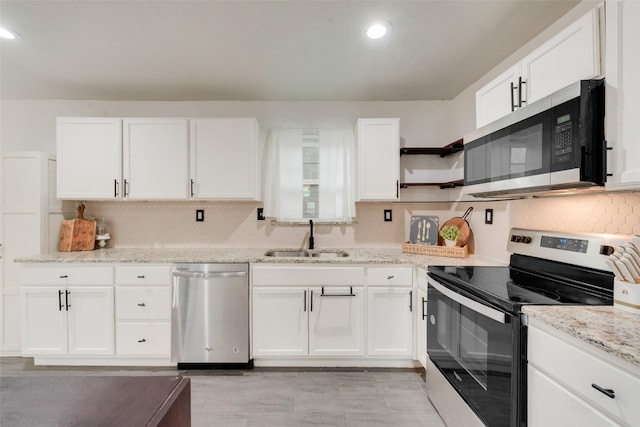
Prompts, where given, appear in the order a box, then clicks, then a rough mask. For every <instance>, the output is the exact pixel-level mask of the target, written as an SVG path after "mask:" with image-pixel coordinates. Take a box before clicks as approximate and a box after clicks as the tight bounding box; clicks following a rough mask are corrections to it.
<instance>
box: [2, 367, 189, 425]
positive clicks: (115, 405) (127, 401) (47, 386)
mask: <svg viewBox="0 0 640 427" xmlns="http://www.w3.org/2000/svg"><path fill="white" fill-rule="evenodd" d="M190 425H191V383H190V380H189V379H188V378H182V377H178V376H175V377H174V376H171V377H167V376H144V377H141V376H128V377H114V376H46V377H45V376H26V377H2V378H0V426H2V427H22V426H25V427H26V426H29V427H39V426H47V427H48V426H65V427H68V426H82V427H99V426H100V427H101V426H105V427H106V426H109V427H111V426H118V427H129V426H130V427H139V426H161V427H169V426H171V427H183V426H190Z"/></svg>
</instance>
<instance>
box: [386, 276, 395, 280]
mask: <svg viewBox="0 0 640 427" xmlns="http://www.w3.org/2000/svg"><path fill="white" fill-rule="evenodd" d="M394 277H396V276H387V280H391V279H393V278H394Z"/></svg>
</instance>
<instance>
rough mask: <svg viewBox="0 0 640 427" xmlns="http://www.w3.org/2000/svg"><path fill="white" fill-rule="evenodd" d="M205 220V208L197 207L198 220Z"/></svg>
mask: <svg viewBox="0 0 640 427" xmlns="http://www.w3.org/2000/svg"><path fill="white" fill-rule="evenodd" d="M203 221H204V209H196V222H203Z"/></svg>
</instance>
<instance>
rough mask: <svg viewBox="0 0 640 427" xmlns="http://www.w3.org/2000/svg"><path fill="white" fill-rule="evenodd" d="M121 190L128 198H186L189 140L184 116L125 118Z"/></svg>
mask: <svg viewBox="0 0 640 427" xmlns="http://www.w3.org/2000/svg"><path fill="white" fill-rule="evenodd" d="M123 126H124V131H123V140H124V141H123V147H124V148H123V180H124V184H123V187H124V188H123V192H124V197H126V198H128V199H143V200H158V199H169V200H177V199H186V198H187V196H188V194H187V191H188V188H189V185H188V180H189V178H188V177H189V171H188V162H189V141H188V124H187V120H186V119H125V120H124V122H123Z"/></svg>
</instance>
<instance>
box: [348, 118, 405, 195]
mask: <svg viewBox="0 0 640 427" xmlns="http://www.w3.org/2000/svg"><path fill="white" fill-rule="evenodd" d="M357 139H358V143H357V165H358V185H357V187H358V192H357V194H358V197H357V200H371V201H376V200H377V201H384V200H397V199H398V191H399V190H398V189H399V185H400V119H397V118H391V119H358V134H357Z"/></svg>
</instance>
